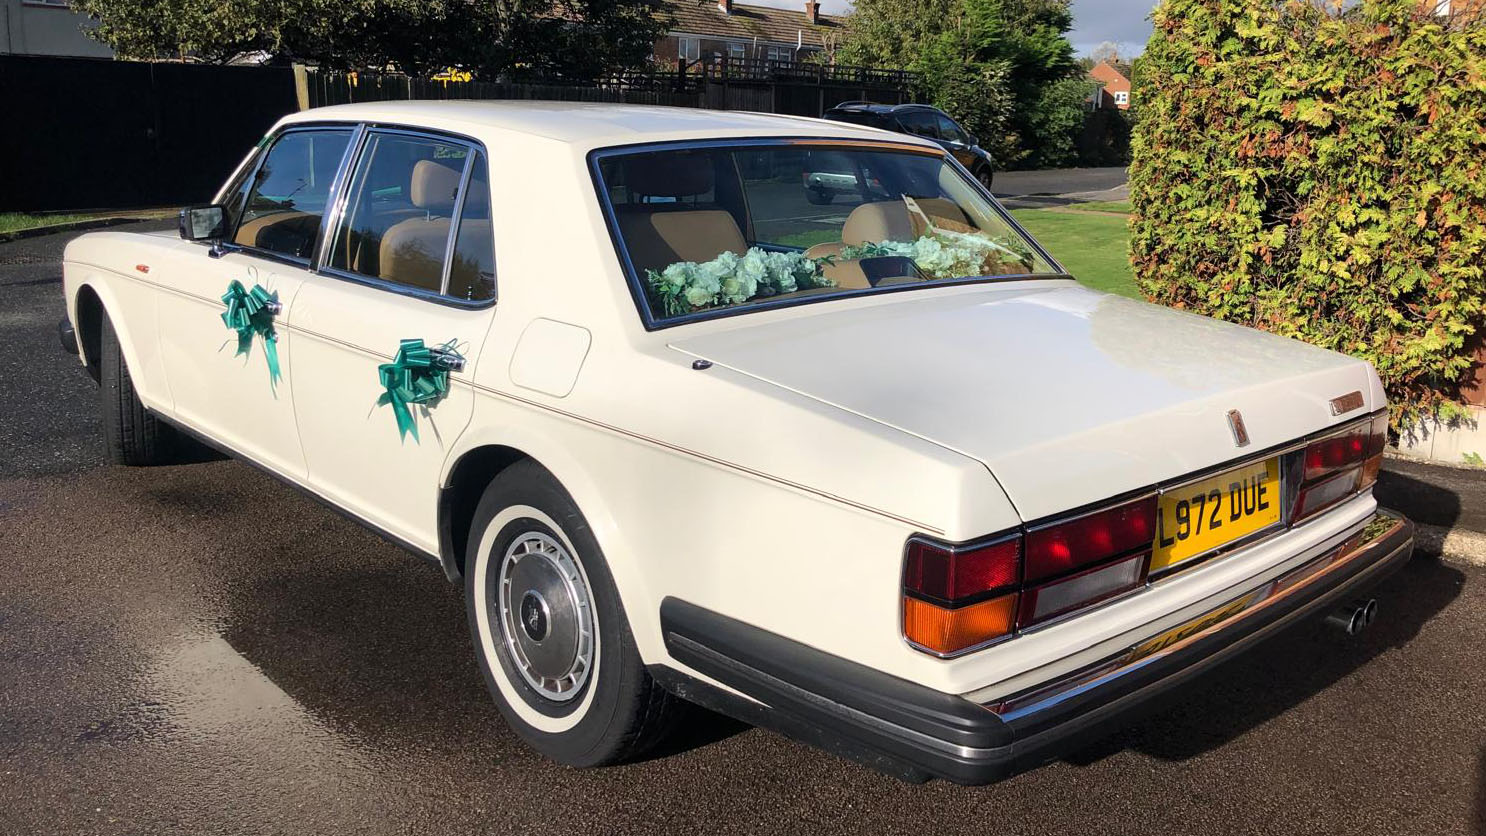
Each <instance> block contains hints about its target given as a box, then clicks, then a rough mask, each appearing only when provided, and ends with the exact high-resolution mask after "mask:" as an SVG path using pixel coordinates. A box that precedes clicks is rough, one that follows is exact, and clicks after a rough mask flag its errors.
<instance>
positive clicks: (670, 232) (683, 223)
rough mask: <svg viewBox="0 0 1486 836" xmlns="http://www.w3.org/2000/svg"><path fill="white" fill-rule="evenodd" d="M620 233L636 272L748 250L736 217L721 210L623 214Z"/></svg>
mask: <svg viewBox="0 0 1486 836" xmlns="http://www.w3.org/2000/svg"><path fill="white" fill-rule="evenodd" d="M617 214H618V220H619V232H620V234H622V235H623V236H624V243H625V245H626V246H627V247H628V248H629V256H630V259H631V260H632V261H634V263H635V268H636V269H638V270H641V271H644V270H646V269H650V270H662V269H665V268H666V267H667V266H669V265H671V264H674V263H676V262H678V261H711V260H712V259H714V258H717V257H718V256H719V255H722V254H723V253H724V252H730V253H733V254H735V255H742V254H743V253H745V252H747V250H748V243H747V242H746V241H744V240H743V233H742V231H740V230H739V229H738V222H737V221H735V220H733V216H732V215H730V214H728V213H727V212H725V211H723V210H721V209H683V210H680V211H677V210H669V211H656V212H652V211H633V210H625V211H620V212H619V213H617Z"/></svg>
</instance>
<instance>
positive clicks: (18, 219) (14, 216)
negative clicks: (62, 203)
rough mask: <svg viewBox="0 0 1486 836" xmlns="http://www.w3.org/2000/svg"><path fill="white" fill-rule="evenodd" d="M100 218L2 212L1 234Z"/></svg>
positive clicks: (0, 219)
mask: <svg viewBox="0 0 1486 836" xmlns="http://www.w3.org/2000/svg"><path fill="white" fill-rule="evenodd" d="M99 217H103V216H102V215H76V214H55V215H50V214H49V215H28V214H26V213H25V212H0V232H15V231H16V230H19V229H30V228H32V227H35V226H52V225H53V224H67V223H72V222H73V221H86V220H91V219H92V218H99Z"/></svg>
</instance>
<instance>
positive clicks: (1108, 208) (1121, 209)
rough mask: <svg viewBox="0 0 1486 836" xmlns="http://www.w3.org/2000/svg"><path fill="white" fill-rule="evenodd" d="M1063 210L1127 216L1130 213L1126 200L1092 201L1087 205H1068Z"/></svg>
mask: <svg viewBox="0 0 1486 836" xmlns="http://www.w3.org/2000/svg"><path fill="white" fill-rule="evenodd" d="M1063 208H1064V209H1072V210H1074V211H1075V212H1118V213H1120V214H1121V215H1128V214H1130V212H1131V211H1132V210H1131V209H1130V201H1128V200H1093V201H1090V202H1088V203H1070V204H1068V205H1067V206H1064V207H1063Z"/></svg>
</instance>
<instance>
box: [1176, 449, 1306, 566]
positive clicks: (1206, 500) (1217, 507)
mask: <svg viewBox="0 0 1486 836" xmlns="http://www.w3.org/2000/svg"><path fill="white" fill-rule="evenodd" d="M1279 521H1280V464H1279V459H1268V460H1266V461H1262V462H1257V463H1255V464H1251V465H1245V466H1244V467H1240V468H1235V469H1233V470H1230V471H1228V472H1226V473H1220V474H1218V475H1217V476H1212V477H1210V478H1207V479H1203V480H1202V481H1200V482H1193V483H1192V484H1190V485H1184V486H1182V487H1180V488H1172V489H1171V490H1170V491H1167V492H1166V493H1163V494H1161V501H1160V503H1159V505H1158V506H1157V514H1156V537H1155V540H1154V542H1153V543H1152V545H1151V551H1152V554H1151V572H1152V573H1156V572H1160V571H1161V570H1163V569H1168V568H1170V567H1172V566H1175V565H1176V564H1178V563H1181V562H1182V561H1183V560H1189V559H1191V558H1194V557H1196V556H1198V555H1201V554H1206V553H1208V552H1210V551H1212V550H1213V549H1216V548H1219V547H1221V546H1224V545H1227V544H1228V543H1231V542H1233V541H1234V540H1237V539H1240V538H1242V537H1246V536H1248V535H1250V534H1253V533H1254V532H1256V531H1259V530H1260V529H1264V528H1268V527H1269V526H1271V525H1274V524H1275V523H1277V522H1279Z"/></svg>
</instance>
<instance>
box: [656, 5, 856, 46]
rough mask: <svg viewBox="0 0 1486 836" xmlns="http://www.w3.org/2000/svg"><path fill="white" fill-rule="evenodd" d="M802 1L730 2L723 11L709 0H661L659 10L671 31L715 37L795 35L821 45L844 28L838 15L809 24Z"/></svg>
mask: <svg viewBox="0 0 1486 836" xmlns="http://www.w3.org/2000/svg"><path fill="white" fill-rule="evenodd" d="M804 6H805V2H804V0H800V8H799V9H798V10H796V9H776V8H773V7H770V6H748V5H744V4H742V3H734V4H733V13H732V14H723V11H722V9H720V8H718V7H717V3H716V2H712V0H661V2H660V11H659V14H661V15H663V16H669V17H670V18H672V22H671V24H670V27H671V31H672V32H681V33H684V34H687V35H706V36H708V37H713V38H718V39H719V40H741V41H752V40H753V39H754V38H758V39H759V40H761V41H772V42H774V43H786V44H793V43H795V39H796V37H799V39H800V41H801V42H803V43H804V44H805V45H807V46H815V47H824V46H825V45H826V40H827V39H828V38H829V39H830V40H832V41H836V40H839V39H840V37H841V35H842V34H843V33H844V32H845V31H846V27H845V26H844V24H843V21H842V19H841V18H840V17H836V16H833V15H825V14H823V15H820V16H819V20H820V23H818V24H813V23H811V22H810V19H809V18H808V17H806V16H805V8H804Z"/></svg>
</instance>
